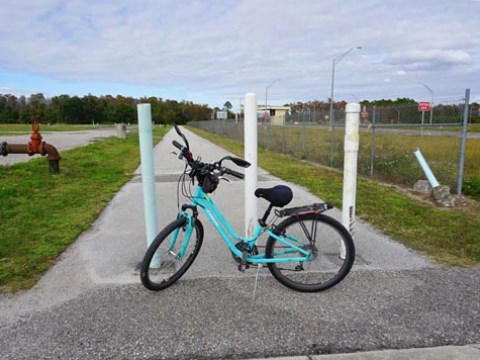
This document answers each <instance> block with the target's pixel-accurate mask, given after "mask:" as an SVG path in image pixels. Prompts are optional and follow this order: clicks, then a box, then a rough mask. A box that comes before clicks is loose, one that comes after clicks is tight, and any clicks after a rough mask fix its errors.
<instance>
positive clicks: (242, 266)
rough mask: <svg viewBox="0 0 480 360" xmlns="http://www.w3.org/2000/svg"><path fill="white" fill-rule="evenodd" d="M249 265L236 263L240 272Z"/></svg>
mask: <svg viewBox="0 0 480 360" xmlns="http://www.w3.org/2000/svg"><path fill="white" fill-rule="evenodd" d="M249 267H250V266H249V265H248V264H245V265H243V264H239V265H238V271H241V272H244V271H245V270H247V269H248V268H249Z"/></svg>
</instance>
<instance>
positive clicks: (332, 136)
mask: <svg viewBox="0 0 480 360" xmlns="http://www.w3.org/2000/svg"><path fill="white" fill-rule="evenodd" d="M361 48H362V47H361V46H356V47H352V48H350V49H348V50H347V51H345V52H344V53H343V54H342V55H340V56H339V57H338V58H334V59H333V61H332V86H331V89H330V166H333V152H334V142H335V120H334V118H333V94H334V87H335V65H336V64H338V63H339V62H340V61H342V60H343V59H344V58H345V57H346V56H347V55H348V54H350V53H351V52H352V51H353V50H354V49H361Z"/></svg>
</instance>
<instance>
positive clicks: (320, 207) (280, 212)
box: [275, 203, 333, 217]
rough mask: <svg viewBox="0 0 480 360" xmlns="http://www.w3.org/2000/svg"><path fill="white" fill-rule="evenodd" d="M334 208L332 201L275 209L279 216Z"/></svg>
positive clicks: (318, 211) (319, 211)
mask: <svg viewBox="0 0 480 360" xmlns="http://www.w3.org/2000/svg"><path fill="white" fill-rule="evenodd" d="M332 208H333V205H332V204H330V203H314V204H312V205H304V206H298V207H293V208H288V209H281V210H278V209H276V210H275V215H277V216H278V217H284V216H290V215H300V214H308V213H322V212H324V211H327V210H330V209H332Z"/></svg>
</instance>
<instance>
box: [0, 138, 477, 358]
mask: <svg viewBox="0 0 480 360" xmlns="http://www.w3.org/2000/svg"><path fill="white" fill-rule="evenodd" d="M186 135H187V137H188V139H189V141H190V146H191V150H192V152H193V153H194V156H202V158H203V159H204V160H207V161H209V160H218V159H219V158H221V157H222V156H224V155H226V154H228V153H227V152H226V151H225V150H223V149H221V148H219V147H217V146H216V145H214V144H212V143H210V142H208V141H205V140H203V139H201V138H199V137H197V136H195V135H194V134H192V133H191V132H187V131H186ZM173 139H177V136H176V134H175V133H174V131H171V132H169V133H168V134H167V135H166V136H165V138H164V140H163V141H162V142H161V143H160V144H159V145H157V147H156V148H155V159H156V160H155V162H156V164H155V168H156V180H157V183H156V190H157V199H158V204H159V226H160V227H163V226H164V225H166V224H167V223H169V222H170V221H171V220H172V219H174V217H175V214H176V211H177V209H176V207H177V199H176V194H177V191H176V189H177V179H178V175H179V174H180V173H181V172H182V171H183V163H182V162H181V161H179V160H178V159H177V158H176V157H175V156H174V155H172V154H171V152H172V151H174V148H173V146H172V145H171V141H172V140H173ZM177 140H178V139H177ZM138 174H139V173H138ZM140 181H141V176H140V174H139V175H138V176H137V177H136V178H134V179H133V180H132V181H131V182H129V183H128V184H126V185H125V186H124V187H123V188H122V189H121V191H120V192H119V193H118V194H117V195H116V196H115V198H114V199H113V200H112V202H111V203H110V204H109V206H108V207H107V208H106V209H105V211H104V212H103V213H102V215H101V216H100V218H99V219H98V220H97V221H96V222H95V224H94V225H93V226H92V228H91V230H89V231H87V232H86V233H84V234H83V235H82V236H80V238H79V239H78V240H77V241H76V242H75V243H74V244H73V245H72V246H71V247H70V248H69V249H68V250H67V251H66V252H65V253H64V254H63V255H62V256H61V258H60V260H59V261H58V263H57V264H56V265H55V266H54V267H53V268H52V269H51V270H50V271H48V272H47V273H46V274H45V276H44V277H43V278H42V280H41V281H40V282H39V284H38V285H37V286H36V287H35V288H34V289H32V290H30V291H28V292H25V293H23V294H19V295H15V296H7V297H5V296H4V297H1V298H0V316H1V320H0V334H1V336H0V349H2V358H5V359H23V358H36V359H49V358H69V359H85V358H89V359H97V358H102V359H103V358H108V359H132V358H139V359H143V358H153V359H157V358H158V359H164V358H166V359H168V358H172V359H173V358H175V359H191V358H227V357H230V358H244V359H245V358H262V357H272V356H287V355H309V356H310V355H311V356H313V355H318V354H332V353H335V354H341V353H356V355H355V356H363V357H354V358H355V359H382V358H381V357H365V356H370V355H368V354H365V353H361V352H363V351H371V350H384V349H409V348H425V347H437V346H445V345H468V344H475V343H480V335H479V331H478V329H479V314H480V295H479V294H480V288H479V278H480V269H474V270H462V269H451V268H443V267H440V266H438V265H435V264H433V263H432V262H431V261H429V260H428V259H427V258H425V257H422V256H420V255H418V254H416V253H414V252H412V251H410V250H408V249H406V248H405V247H403V246H402V245H400V244H398V243H396V242H395V241H393V240H391V239H389V238H388V237H386V236H384V235H382V234H380V233H378V232H376V231H375V230H373V229H372V228H371V227H370V226H368V225H366V224H362V223H360V222H357V225H356V248H357V253H358V255H357V259H356V265H355V266H354V269H353V272H352V273H351V274H350V275H349V276H348V277H347V278H346V279H345V280H344V281H343V282H342V283H340V284H339V285H337V286H336V287H335V288H333V289H331V290H329V291H326V292H322V293H318V294H301V293H297V292H294V291H291V290H289V289H287V288H285V287H283V286H282V285H281V284H279V283H278V282H276V281H275V280H274V279H273V278H272V277H271V276H270V274H269V273H268V270H262V272H261V273H260V280H259V289H258V291H257V298H256V301H255V303H253V301H252V290H253V278H254V275H255V270H250V272H249V271H247V272H246V273H239V272H238V271H237V268H236V265H235V263H234V262H233V260H232V259H231V255H230V254H229V251H228V249H227V248H226V246H224V244H223V242H222V241H221V239H220V237H219V236H218V234H216V233H215V232H214V230H213V229H212V227H211V226H210V225H209V224H208V223H207V221H206V218H205V217H204V216H203V217H202V216H201V217H200V218H201V219H202V220H203V223H204V226H205V234H206V236H205V240H204V244H203V247H202V249H201V251H200V254H199V257H198V258H197V260H196V262H195V263H194V265H193V266H192V268H191V269H190V270H189V271H188V272H187V273H186V275H185V276H184V278H182V279H181V280H180V281H179V282H178V284H176V285H175V286H172V287H171V288H169V289H167V290H165V291H162V292H159V293H152V292H149V291H147V290H145V289H144V288H143V287H142V286H141V285H140V283H139V274H138V265H139V263H140V261H141V259H142V257H143V254H144V252H145V250H146V242H145V225H144V220H143V201H142V190H141V182H140ZM278 182H280V180H278V179H276V178H275V177H273V176H271V175H270V174H268V173H267V172H265V171H263V170H260V173H259V186H265V187H267V186H272V185H274V184H278ZM289 185H290V186H291V187H292V188H293V191H294V200H293V202H292V206H295V205H300V204H305V203H312V202H318V201H320V199H318V198H315V197H314V196H312V195H311V194H309V193H308V192H307V191H305V189H302V188H300V187H298V186H295V185H292V184H289ZM213 199H214V201H215V202H216V203H217V205H218V206H219V207H220V208H221V209H222V210H224V213H225V215H226V218H227V219H228V220H230V221H231V223H232V225H233V226H234V228H236V229H242V228H243V205H244V203H243V201H244V200H243V182H242V181H232V182H231V183H222V184H220V186H219V188H218V190H217V191H216V192H215V194H214V195H213ZM183 202H184V200H183V199H181V200H180V204H181V203H183ZM259 205H260V206H259V213H262V212H263V211H264V209H265V206H266V203H265V202H262V200H260V202H259ZM379 211H381V209H379ZM329 213H330V214H331V215H332V216H334V217H336V218H339V217H340V212H339V211H338V210H334V211H330V212H329ZM459 349H464V350H465V352H466V353H468V352H469V351H470V353H471V351H475V350H476V349H475V348H470V347H468V348H463V347H460V348H459ZM471 349H473V350H471ZM409 351H414V350H409ZM415 351H417V350H415ZM418 351H422V352H425V351H427V350H424V349H421V350H418ZM432 351H436V350H435V349H433V350H432ZM462 351H463V350H462ZM396 354H397V353H396ZM398 354H400V353H398ZM373 356H376V355H373ZM398 356H402V355H398ZM414 357H415V356H413V358H414ZM477 358H478V357H465V359H477ZM300 359H302V358H300ZM327 359H328V357H327ZM333 359H335V358H333ZM338 359H343V358H338ZM346 359H349V358H346ZM398 359H402V358H401V357H398ZM425 359H430V358H428V357H425Z"/></svg>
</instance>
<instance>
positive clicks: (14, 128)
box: [0, 124, 113, 136]
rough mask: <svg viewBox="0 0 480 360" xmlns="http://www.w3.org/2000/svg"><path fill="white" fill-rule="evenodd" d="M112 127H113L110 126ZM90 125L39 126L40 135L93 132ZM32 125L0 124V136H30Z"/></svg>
mask: <svg viewBox="0 0 480 360" xmlns="http://www.w3.org/2000/svg"><path fill="white" fill-rule="evenodd" d="M110 126H113V125H110ZM95 129H98V127H97V126H92V125H69V124H53V125H49V124H40V133H42V132H48V131H82V130H95ZM31 132H32V124H0V136H2V135H3V136H6V135H24V134H31Z"/></svg>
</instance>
